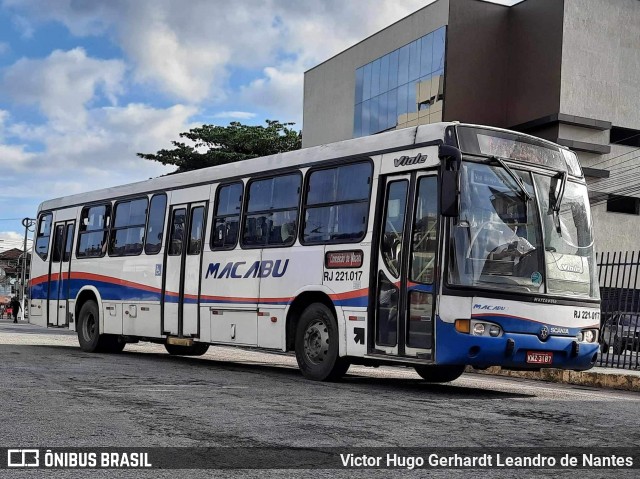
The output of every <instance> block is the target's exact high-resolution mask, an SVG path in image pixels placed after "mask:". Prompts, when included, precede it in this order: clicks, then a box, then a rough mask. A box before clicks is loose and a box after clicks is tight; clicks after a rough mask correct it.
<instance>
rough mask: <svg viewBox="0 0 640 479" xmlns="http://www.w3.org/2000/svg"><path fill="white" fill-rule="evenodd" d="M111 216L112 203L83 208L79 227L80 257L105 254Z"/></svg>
mask: <svg viewBox="0 0 640 479" xmlns="http://www.w3.org/2000/svg"><path fill="white" fill-rule="evenodd" d="M110 218H111V204H110V203H108V204H106V205H98V206H87V207H85V208H83V210H82V215H81V217H80V228H78V231H79V234H78V249H77V251H76V256H77V257H78V258H84V257H99V256H104V254H105V252H106V243H107V238H108V234H109V224H110Z"/></svg>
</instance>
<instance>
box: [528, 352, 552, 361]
mask: <svg viewBox="0 0 640 479" xmlns="http://www.w3.org/2000/svg"><path fill="white" fill-rule="evenodd" d="M552 363H553V353H537V352H535V351H527V364H552Z"/></svg>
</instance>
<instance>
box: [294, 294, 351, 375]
mask: <svg viewBox="0 0 640 479" xmlns="http://www.w3.org/2000/svg"><path fill="white" fill-rule="evenodd" d="M338 348H339V347H338V323H337V321H336V318H335V316H334V314H333V313H332V312H331V310H330V309H329V308H328V307H327V306H325V305H324V304H322V303H313V304H311V305H309V306H307V308H306V309H305V310H304V311H303V312H302V314H301V315H300V319H299V320H298V326H297V328H296V359H297V361H298V366H299V367H300V371H301V372H302V375H303V376H304V377H305V378H307V379H311V380H314V381H335V380H337V379H340V378H341V377H342V376H344V375H345V374H346V372H347V370H348V369H349V365H350V364H349V361H348V360H347V359H346V358H341V357H340V356H339V355H338Z"/></svg>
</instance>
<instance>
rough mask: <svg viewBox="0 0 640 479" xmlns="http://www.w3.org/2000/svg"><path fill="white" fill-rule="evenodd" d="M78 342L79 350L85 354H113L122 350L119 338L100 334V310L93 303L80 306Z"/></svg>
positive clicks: (122, 346) (88, 302)
mask: <svg viewBox="0 0 640 479" xmlns="http://www.w3.org/2000/svg"><path fill="white" fill-rule="evenodd" d="M78 342H79V343H80V349H82V350H83V351H85V352H87V353H112V352H113V353H115V352H120V351H122V349H123V348H124V344H125V343H124V341H123V340H122V338H121V337H120V336H116V335H112V334H100V310H99V309H98V305H97V304H96V302H95V301H93V300H89V301H87V302H85V303H84V304H83V305H82V308H80V313H79V314H78Z"/></svg>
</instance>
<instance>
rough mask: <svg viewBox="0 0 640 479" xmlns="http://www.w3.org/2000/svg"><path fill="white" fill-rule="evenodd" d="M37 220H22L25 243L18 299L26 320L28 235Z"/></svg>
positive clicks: (23, 317)
mask: <svg viewBox="0 0 640 479" xmlns="http://www.w3.org/2000/svg"><path fill="white" fill-rule="evenodd" d="M35 222H36V220H34V219H33V218H24V219H23V220H22V226H24V243H23V248H22V255H21V256H22V275H21V277H22V280H21V281H20V289H19V291H20V293H19V296H18V299H19V300H20V304H21V307H22V319H23V320H25V319H26V318H27V315H26V314H25V313H26V311H27V310H26V309H25V308H26V307H27V302H26V300H25V292H26V290H27V284H26V282H27V259H28V258H29V254H28V253H27V235H28V234H29V228H31V227H32V226H33V225H34V224H35Z"/></svg>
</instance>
